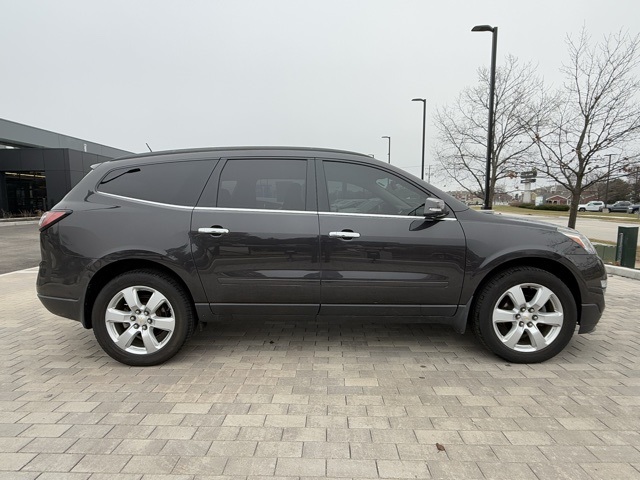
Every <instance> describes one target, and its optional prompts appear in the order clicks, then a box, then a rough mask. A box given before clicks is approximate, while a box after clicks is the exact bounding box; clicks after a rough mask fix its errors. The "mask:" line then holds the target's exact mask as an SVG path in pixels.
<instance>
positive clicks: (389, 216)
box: [318, 212, 458, 222]
mask: <svg viewBox="0 0 640 480" xmlns="http://www.w3.org/2000/svg"><path fill="white" fill-rule="evenodd" d="M318 214H319V215H337V216H345V217H367V218H410V219H411V220H419V219H422V220H424V217H421V216H418V215H380V214H376V213H352V212H318ZM436 220H437V221H442V220H447V221H450V222H456V221H458V219H457V218H455V217H454V218H448V217H447V218H438V219H436Z"/></svg>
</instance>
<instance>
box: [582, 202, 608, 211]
mask: <svg viewBox="0 0 640 480" xmlns="http://www.w3.org/2000/svg"><path fill="white" fill-rule="evenodd" d="M604 208H605V205H604V202H601V201H599V200H594V201H592V202H589V203H583V204H580V205H578V211H579V212H601V211H602V210H604Z"/></svg>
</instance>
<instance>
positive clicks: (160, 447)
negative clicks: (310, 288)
mask: <svg viewBox="0 0 640 480" xmlns="http://www.w3.org/2000/svg"><path fill="white" fill-rule="evenodd" d="M34 282H35V269H32V270H31V271H22V272H16V273H11V274H6V275H2V276H0V305H2V310H1V311H2V313H1V314H0V329H1V331H0V365H1V367H2V370H1V371H0V379H1V380H0V382H1V388H0V471H1V473H0V478H7V479H18V480H19V479H36V478H38V479H39V480H48V479H65V480H66V479H71V480H76V479H78V480H81V479H82V480H85V479H92V480H99V479H109V480H112V479H115V480H118V479H123V480H124V479H145V480H151V479H154V480H160V479H164V480H169V479H176V480H177V479H180V480H187V479H192V480H195V479H202V480H204V479H214V478H215V479H229V480H231V479H249V478H250V479H276V478H277V479H306V478H319V477H323V478H341V479H344V478H358V479H366V478H371V479H378V478H395V479H398V478H400V479H404V478H407V479H408V478H454V479H457V480H460V479H473V478H482V479H486V478H489V479H509V480H512V479H554V480H555V479H557V478H570V479H624V478H629V479H631V478H640V450H639V446H640V433H638V432H639V431H640V415H639V414H638V411H639V410H638V407H640V322H638V320H637V310H636V308H637V307H636V305H635V302H634V300H633V298H634V297H637V292H638V283H637V282H636V281H633V280H629V279H625V278H620V277H611V278H610V281H609V291H608V293H607V301H608V307H607V311H606V312H605V315H604V317H603V319H602V321H601V323H600V325H599V327H598V329H597V331H596V332H595V333H593V334H590V335H583V336H575V337H574V339H573V340H572V342H571V344H570V345H569V347H568V348H567V349H566V350H565V351H564V352H563V353H562V354H561V355H559V356H558V357H556V358H554V359H553V360H551V361H549V362H546V363H544V364H540V365H514V364H508V363H506V362H504V361H502V360H500V359H498V358H496V357H494V356H493V355H491V354H489V353H487V352H486V351H485V350H484V349H482V348H481V347H480V346H479V345H478V343H477V342H476V340H475V339H474V338H473V336H472V335H464V336H460V335H457V334H455V333H454V332H453V331H451V330H449V329H447V328H444V327H438V326H428V325H416V324H411V325H389V324H386V325H385V324H381V323H366V324H363V323H362V322H351V321H348V320H343V321H337V322H296V321H295V319H290V320H285V319H282V320H278V321H268V322H242V323H239V322H237V323H224V324H219V325H213V326H212V325H209V326H208V328H207V329H206V330H205V331H204V332H201V333H196V334H195V335H194V338H192V340H191V341H190V342H189V343H188V344H187V345H186V347H185V348H184V349H183V351H182V352H181V353H180V354H179V355H178V356H177V357H176V358H175V359H174V360H172V361H170V362H169V363H167V364H165V365H162V366H159V367H150V368H133V367H127V366H124V365H121V364H118V363H116V362H115V361H113V360H111V359H110V358H109V357H107V356H106V355H104V354H103V353H102V351H101V350H100V348H99V347H98V345H97V343H96V341H95V340H94V338H93V334H92V332H91V331H86V330H83V329H82V328H81V327H80V325H79V324H77V323H75V322H73V321H71V320H65V319H62V318H57V317H54V316H53V315H51V314H49V313H48V312H47V311H46V310H45V309H44V308H43V307H42V306H41V305H40V303H39V302H38V300H37V299H36V296H35V289H34ZM436 443H439V444H441V445H442V446H443V447H444V449H443V450H442V451H439V449H438V448H437V447H436Z"/></svg>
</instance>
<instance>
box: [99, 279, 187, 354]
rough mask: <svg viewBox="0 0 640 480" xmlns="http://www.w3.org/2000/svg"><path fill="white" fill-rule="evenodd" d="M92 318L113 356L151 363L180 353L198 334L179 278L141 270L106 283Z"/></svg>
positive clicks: (103, 346) (102, 341) (108, 352)
mask: <svg viewBox="0 0 640 480" xmlns="http://www.w3.org/2000/svg"><path fill="white" fill-rule="evenodd" d="M92 321H93V332H94V335H95V337H96V339H97V340H98V343H99V344H100V346H101V347H102V348H103V349H104V351H105V352H107V354H108V355H109V356H110V357H112V358H114V359H115V360H118V361H119V362H122V363H125V364H127V365H132V366H149V365H158V364H160V363H163V362H166V361H167V360H169V359H170V358H171V357H173V356H174V355H175V354H176V353H178V350H180V348H181V347H182V345H183V344H184V343H185V342H186V340H187V339H188V338H189V337H190V336H191V334H192V333H193V330H194V324H195V315H194V313H193V307H192V306H191V302H190V300H189V298H188V297H187V295H186V294H185V292H184V290H183V289H182V287H181V286H180V285H179V284H178V283H177V282H176V281H175V280H174V279H172V278H171V277H169V276H167V275H164V274H162V273H159V272H156V271H153V270H135V271H131V272H127V273H124V274H122V275H120V276H118V277H116V278H114V279H113V280H111V281H110V282H109V283H107V285H105V287H104V288H103V289H102V290H101V291H100V293H99V294H98V296H97V298H96V301H95V303H94V305H93V312H92Z"/></svg>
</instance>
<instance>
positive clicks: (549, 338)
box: [37, 147, 606, 365]
mask: <svg viewBox="0 0 640 480" xmlns="http://www.w3.org/2000/svg"><path fill="white" fill-rule="evenodd" d="M40 230H41V249H42V262H41V263H40V271H39V275H38V281H37V291H38V297H39V298H40V300H41V301H42V303H43V304H44V305H45V306H46V307H47V309H49V311H51V312H53V313H54V314H56V315H60V316H63V317H68V318H72V319H74V320H78V321H79V322H81V323H82V325H83V326H84V327H85V328H93V331H94V333H95V336H96V338H97V340H98V342H99V343H100V345H101V346H102V348H103V349H104V350H105V351H106V352H107V353H108V354H109V355H110V356H111V357H113V358H114V359H116V360H118V361H120V362H123V363H126V364H129V365H155V364H158V363H161V362H164V361H166V360H168V359H169V358H171V357H172V356H173V355H175V354H176V353H177V352H178V350H179V349H180V348H181V346H182V345H183V344H184V343H185V341H187V339H188V338H189V336H190V335H191V334H192V333H193V331H194V329H195V326H196V325H197V323H198V322H210V321H215V320H216V319H217V318H219V317H220V316H223V315H228V314H232V315H233V314H259V315H265V314H277V315H294V316H303V315H306V316H316V315H340V316H394V317H400V318H405V317H420V318H423V319H424V320H425V321H431V322H437V323H444V324H448V325H450V326H451V327H453V328H454V329H455V330H456V331H457V332H460V333H462V332H464V331H465V329H466V328H467V327H469V328H472V329H473V330H474V332H475V333H476V334H477V336H478V337H479V339H480V341H481V342H482V343H483V344H484V345H486V346H487V347H488V348H489V349H490V350H491V351H493V352H495V353H496V354H497V355H499V356H501V357H503V358H505V359H506V360H508V361H511V362H541V361H544V360H547V359H549V358H551V357H553V356H554V355H556V354H557V353H558V352H560V351H561V350H562V349H563V348H564V347H565V346H566V345H567V343H568V342H569V340H570V339H571V337H572V335H573V334H574V332H575V330H576V326H578V328H579V332H580V333H586V332H590V331H591V330H593V329H594V328H595V326H596V323H597V322H598V320H599V319H600V316H601V314H602V312H603V310H604V291H605V288H606V274H605V270H604V266H603V264H602V262H601V261H600V259H599V258H598V257H597V256H596V254H595V251H594V249H593V247H592V245H591V244H590V243H589V240H587V239H586V238H585V237H584V236H582V235H581V234H580V233H578V232H576V231H575V230H570V229H566V228H561V227H556V226H553V225H547V224H541V223H533V222H528V221H523V220H516V219H510V218H505V217H503V216H500V215H491V214H486V213H479V212H476V211H473V210H471V209H469V208H468V207H467V206H466V205H464V204H462V203H460V202H459V201H457V200H456V199H454V198H452V197H451V196H449V195H447V194H446V193H444V192H441V191H439V190H438V189H436V188H433V187H432V186H431V185H428V184H427V183H424V182H423V181H421V180H419V179H418V178H416V177H413V176H411V175H409V174H407V173H406V172H404V171H403V170H401V169H399V168H396V167H393V166H391V165H388V164H386V163H382V162H379V161H377V160H375V159H373V158H371V157H369V156H366V155H361V154H357V153H352V152H344V151H337V150H326V149H307V148H284V147H282V148H270V147H256V148H217V149H207V150H189V151H171V152H162V153H150V154H144V155H135V156H131V157H126V158H122V159H118V160H113V161H109V162H106V163H102V164H100V165H98V166H96V168H95V169H94V170H92V171H91V173H89V174H88V175H87V176H86V177H85V178H84V179H83V180H82V181H81V182H80V183H79V184H78V185H76V186H75V187H74V188H73V190H72V191H71V192H70V193H69V194H68V195H67V196H66V197H65V198H64V199H63V200H62V201H61V202H60V203H59V204H58V205H56V206H55V208H54V209H53V210H51V211H49V212H47V213H45V214H44V216H43V217H42V219H41V225H40ZM299 318H300V317H299Z"/></svg>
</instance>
